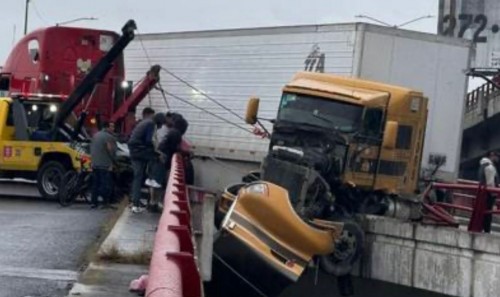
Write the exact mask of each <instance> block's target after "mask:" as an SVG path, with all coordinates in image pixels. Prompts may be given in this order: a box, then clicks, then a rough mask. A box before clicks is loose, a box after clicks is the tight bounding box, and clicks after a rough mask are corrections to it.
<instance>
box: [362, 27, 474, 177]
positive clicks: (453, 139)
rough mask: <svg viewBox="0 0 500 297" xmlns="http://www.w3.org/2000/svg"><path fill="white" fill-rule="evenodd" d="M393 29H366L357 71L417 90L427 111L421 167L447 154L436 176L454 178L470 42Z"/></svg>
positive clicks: (368, 76) (457, 158)
mask: <svg viewBox="0 0 500 297" xmlns="http://www.w3.org/2000/svg"><path fill="white" fill-rule="evenodd" d="M396 32H397V31H394V30H392V31H391V30H384V31H380V30H377V29H376V28H372V29H371V30H370V29H369V30H367V31H365V34H364V46H363V54H362V59H361V62H360V63H361V64H360V67H361V68H360V76H361V77H363V78H367V79H373V80H379V81H383V82H387V83H391V84H396V85H401V86H405V87H408V88H412V89H415V90H419V91H422V92H423V93H424V94H425V95H426V96H427V97H428V98H429V106H428V109H429V115H428V121H427V130H426V136H425V144H424V152H423V157H422V168H423V169H431V168H433V165H431V164H430V163H429V159H430V156H431V155H441V156H445V157H446V163H445V165H444V166H443V167H441V169H440V172H439V174H440V176H441V177H443V178H447V179H454V178H456V177H457V173H458V166H459V161H460V143H461V141H462V121H463V114H464V105H465V96H466V90H467V77H466V75H465V70H466V69H468V68H469V62H470V58H469V57H470V51H471V47H470V43H468V42H465V41H459V40H450V39H446V40H443V39H442V38H441V37H438V36H432V35H422V34H418V35H416V34H412V33H410V32H408V34H396Z"/></svg>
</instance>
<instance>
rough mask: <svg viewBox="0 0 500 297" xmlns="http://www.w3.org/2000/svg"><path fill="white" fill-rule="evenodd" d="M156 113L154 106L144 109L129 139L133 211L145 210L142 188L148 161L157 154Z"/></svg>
mask: <svg viewBox="0 0 500 297" xmlns="http://www.w3.org/2000/svg"><path fill="white" fill-rule="evenodd" d="M154 115H155V111H154V110H153V109H152V108H150V107H146V108H144V110H143V111H142V120H141V121H140V122H139V123H138V124H137V125H136V126H135V128H134V130H133V131H132V134H131V135H130V139H129V141H128V148H129V151H130V160H131V162H132V170H133V171H134V179H133V181H132V193H131V197H132V212H133V213H140V212H142V211H144V207H143V205H142V203H141V189H142V184H143V182H144V179H145V177H146V168H147V166H148V163H149V162H150V161H151V159H152V158H154V156H155V148H154V143H153V135H154V133H155V123H154V121H153V117H154Z"/></svg>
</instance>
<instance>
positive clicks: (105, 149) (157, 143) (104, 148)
mask: <svg viewBox="0 0 500 297" xmlns="http://www.w3.org/2000/svg"><path fill="white" fill-rule="evenodd" d="M101 126H102V129H101V130H100V131H99V132H97V133H96V134H95V135H94V136H93V138H92V143H91V159H92V200H91V208H97V206H98V197H99V196H101V197H102V199H103V207H105V208H113V206H111V196H112V189H113V167H114V163H115V160H116V151H117V145H116V137H115V135H114V133H113V131H114V123H106V122H104V123H102V125H101ZM187 128H188V122H187V121H186V120H185V119H184V117H183V116H182V115H180V114H178V113H173V112H167V113H156V112H155V111H154V110H153V109H152V108H150V107H146V108H144V110H143V111H142V120H141V121H140V122H139V123H138V124H137V125H136V126H135V128H134V130H133V131H132V133H131V135H130V138H129V141H128V148H129V151H130V159H131V163H132V169H133V174H134V176H133V181H132V189H131V196H130V197H131V202H132V203H131V206H132V212H133V213H140V212H143V211H144V209H145V207H146V205H144V204H143V203H142V202H141V196H142V195H141V194H142V186H143V184H145V185H146V186H148V187H149V188H150V199H149V203H148V204H149V205H148V209H149V210H150V211H152V212H158V211H160V209H159V197H161V196H162V195H161V194H162V193H163V191H164V189H165V187H166V181H167V175H168V172H169V170H170V166H171V160H172V157H173V155H174V154H175V153H176V152H178V151H180V150H189V147H188V145H187V143H186V142H184V141H183V138H182V137H183V135H184V134H185V133H186V131H187Z"/></svg>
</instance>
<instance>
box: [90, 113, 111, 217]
mask: <svg viewBox="0 0 500 297" xmlns="http://www.w3.org/2000/svg"><path fill="white" fill-rule="evenodd" d="M114 128H115V126H114V123H107V122H105V123H103V124H102V129H101V131H99V132H97V133H96V134H95V135H94V137H92V142H91V145H90V157H91V159H92V202H91V208H96V207H97V206H98V197H99V196H101V197H102V199H103V208H113V206H111V205H110V200H111V194H112V192H113V164H114V161H115V157H116V138H115V136H114V135H113V131H114Z"/></svg>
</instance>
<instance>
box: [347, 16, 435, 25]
mask: <svg viewBox="0 0 500 297" xmlns="http://www.w3.org/2000/svg"><path fill="white" fill-rule="evenodd" d="M355 17H356V18H362V19H369V20H372V21H374V22H377V23H379V24H382V25H384V26H387V27H393V28H401V27H403V26H406V25H408V24H411V23H414V22H417V21H420V20H423V19H430V18H433V17H434V16H433V15H424V16H421V17H418V18H414V19H412V20H409V21H407V22H404V23H401V24H399V25H391V24H388V23H386V22H384V21H381V20H379V19H376V18H373V17H371V16H367V15H363V14H360V15H356V16H355Z"/></svg>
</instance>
